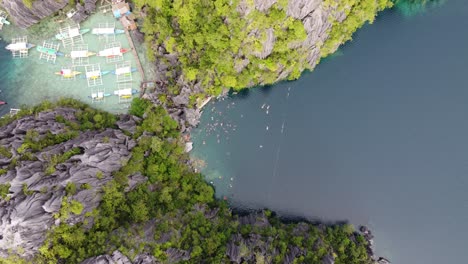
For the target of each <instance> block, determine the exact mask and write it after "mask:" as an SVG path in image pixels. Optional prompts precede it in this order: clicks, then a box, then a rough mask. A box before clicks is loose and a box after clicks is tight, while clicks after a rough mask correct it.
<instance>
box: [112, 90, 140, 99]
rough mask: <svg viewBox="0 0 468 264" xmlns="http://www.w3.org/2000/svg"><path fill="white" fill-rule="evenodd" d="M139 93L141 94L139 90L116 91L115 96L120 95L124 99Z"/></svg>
mask: <svg viewBox="0 0 468 264" xmlns="http://www.w3.org/2000/svg"><path fill="white" fill-rule="evenodd" d="M137 93H139V91H138V90H137V89H131V88H128V89H121V90H116V91H114V95H118V96H120V97H122V98H124V96H132V95H134V94H137Z"/></svg>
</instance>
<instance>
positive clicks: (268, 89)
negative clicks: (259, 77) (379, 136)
mask: <svg viewBox="0 0 468 264" xmlns="http://www.w3.org/2000/svg"><path fill="white" fill-rule="evenodd" d="M272 88H273V85H264V86H260V87H259V90H260V92H262V94H264V95H268V94H269V93H270V92H271V89H272Z"/></svg>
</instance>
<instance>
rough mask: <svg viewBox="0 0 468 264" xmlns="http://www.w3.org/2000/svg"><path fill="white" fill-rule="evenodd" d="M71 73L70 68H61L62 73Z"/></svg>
mask: <svg viewBox="0 0 468 264" xmlns="http://www.w3.org/2000/svg"><path fill="white" fill-rule="evenodd" d="M71 74H72V70H70V69H62V75H71Z"/></svg>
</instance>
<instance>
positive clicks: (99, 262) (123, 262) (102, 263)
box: [81, 250, 174, 264]
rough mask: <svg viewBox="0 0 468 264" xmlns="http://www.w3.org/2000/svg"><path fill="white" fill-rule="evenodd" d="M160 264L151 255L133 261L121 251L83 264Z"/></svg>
mask: <svg viewBox="0 0 468 264" xmlns="http://www.w3.org/2000/svg"><path fill="white" fill-rule="evenodd" d="M155 263H160V262H158V261H156V259H155V258H154V257H153V256H151V255H149V254H140V255H137V256H136V257H135V259H134V260H133V261H131V260H130V259H128V258H127V257H126V256H125V255H123V254H122V253H121V252H120V251H118V250H116V251H114V252H112V255H107V254H106V255H100V256H96V257H92V258H89V259H86V260H84V261H83V262H81V264H155ZM167 263H174V262H167Z"/></svg>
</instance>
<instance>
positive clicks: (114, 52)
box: [97, 47, 129, 57]
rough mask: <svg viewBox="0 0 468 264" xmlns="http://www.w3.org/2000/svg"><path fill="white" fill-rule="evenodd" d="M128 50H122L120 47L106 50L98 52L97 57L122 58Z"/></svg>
mask: <svg viewBox="0 0 468 264" xmlns="http://www.w3.org/2000/svg"><path fill="white" fill-rule="evenodd" d="M128 51H129V49H124V48H121V47H114V48H108V49H105V50H101V51H99V52H98V54H97V55H98V56H99V57H115V56H122V55H123V54H124V53H126V52H128Z"/></svg>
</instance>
